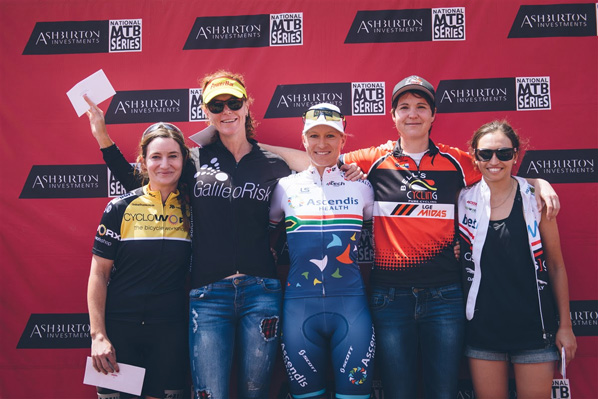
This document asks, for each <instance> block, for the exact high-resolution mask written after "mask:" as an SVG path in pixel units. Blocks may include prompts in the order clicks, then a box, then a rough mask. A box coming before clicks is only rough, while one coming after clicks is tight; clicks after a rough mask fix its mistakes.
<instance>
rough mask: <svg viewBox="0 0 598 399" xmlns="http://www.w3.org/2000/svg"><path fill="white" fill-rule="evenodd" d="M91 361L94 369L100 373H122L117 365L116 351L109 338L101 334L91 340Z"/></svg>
mask: <svg viewBox="0 0 598 399" xmlns="http://www.w3.org/2000/svg"><path fill="white" fill-rule="evenodd" d="M91 359H92V361H93V368H94V369H96V371H98V372H100V373H103V374H108V373H114V372H116V373H118V372H119V371H120V370H119V368H118V364H117V363H116V350H115V349H114V347H113V346H112V343H111V342H110V340H109V339H108V337H105V336H103V335H101V334H98V335H96V336H95V337H94V338H93V339H92V340H91Z"/></svg>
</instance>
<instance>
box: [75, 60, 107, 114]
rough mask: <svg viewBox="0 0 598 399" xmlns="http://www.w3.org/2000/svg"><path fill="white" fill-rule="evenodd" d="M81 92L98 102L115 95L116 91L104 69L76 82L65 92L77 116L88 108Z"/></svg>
mask: <svg viewBox="0 0 598 399" xmlns="http://www.w3.org/2000/svg"><path fill="white" fill-rule="evenodd" d="M83 94H87V97H89V99H90V100H91V101H93V102H94V103H96V104H99V103H101V102H102V101H104V100H107V99H109V98H110V97H112V96H113V95H115V94H116V91H114V88H113V87H112V85H111V84H110V81H109V80H108V78H107V77H106V74H105V73H104V71H103V70H101V69H100V70H99V71H97V72H96V73H94V74H93V75H90V76H88V77H87V78H85V79H83V80H82V81H80V82H79V83H77V84H76V85H75V86H73V88H72V89H70V90H69V91H68V92H67V93H66V95H67V96H68V98H69V100H71V104H73V108H75V112H77V115H78V116H81V115H83V114H84V113H85V112H86V111H87V110H88V109H89V105H88V104H87V102H86V101H85V99H84V98H83Z"/></svg>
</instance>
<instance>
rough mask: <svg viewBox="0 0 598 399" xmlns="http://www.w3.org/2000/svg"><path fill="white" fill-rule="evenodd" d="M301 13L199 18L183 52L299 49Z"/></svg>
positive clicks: (301, 42) (301, 37) (301, 31)
mask: <svg viewBox="0 0 598 399" xmlns="http://www.w3.org/2000/svg"><path fill="white" fill-rule="evenodd" d="M302 44H303V13H301V12H297V13H292V12H291V13H284V14H259V15H238V16H223V17H198V18H197V19H196V20H195V23H194V24H193V27H192V28H191V33H189V37H188V38H187V41H186V42H185V46H184V47H183V50H199V49H218V48H241V47H268V46H299V45H302Z"/></svg>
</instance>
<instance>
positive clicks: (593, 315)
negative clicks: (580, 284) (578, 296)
mask: <svg viewBox="0 0 598 399" xmlns="http://www.w3.org/2000/svg"><path fill="white" fill-rule="evenodd" d="M569 307H570V310H571V323H572V324H573V333H575V335H576V336H578V337H582V336H598V301H596V300H592V301H571V302H570V304H569Z"/></svg>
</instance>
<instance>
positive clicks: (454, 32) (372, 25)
mask: <svg viewBox="0 0 598 399" xmlns="http://www.w3.org/2000/svg"><path fill="white" fill-rule="evenodd" d="M437 40H465V8H464V7H452V8H433V9H429V8H426V9H413V10H378V11H358V12H357V15H356V16H355V19H354V20H353V23H352V24H351V28H350V29H349V33H348V34H347V37H346V38H345V43H395V42H425V41H437Z"/></svg>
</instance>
